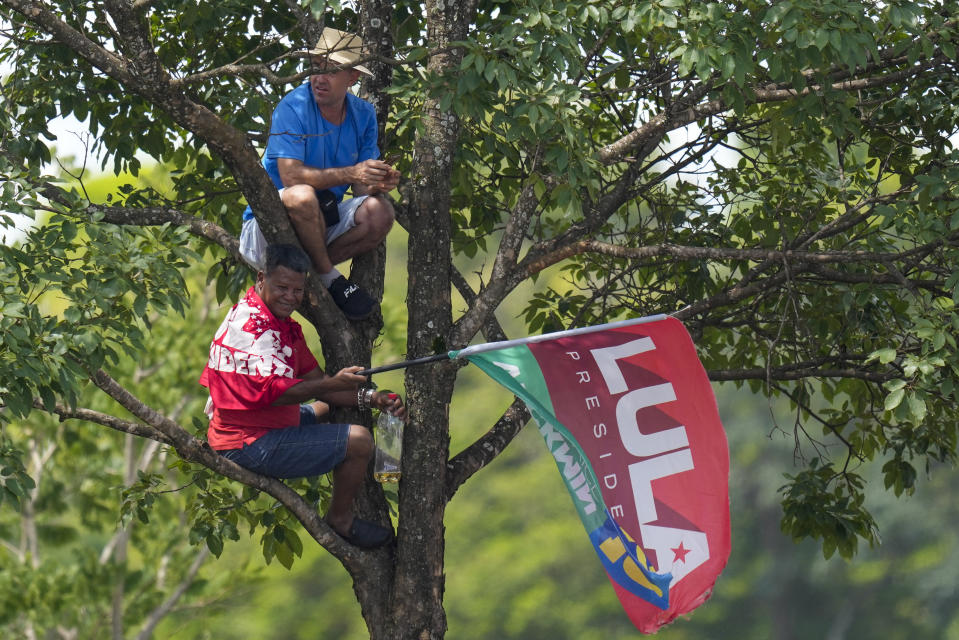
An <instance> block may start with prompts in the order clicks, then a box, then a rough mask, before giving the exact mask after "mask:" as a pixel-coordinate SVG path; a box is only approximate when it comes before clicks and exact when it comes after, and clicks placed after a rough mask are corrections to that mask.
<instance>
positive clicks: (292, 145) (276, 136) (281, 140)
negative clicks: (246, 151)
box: [266, 100, 306, 162]
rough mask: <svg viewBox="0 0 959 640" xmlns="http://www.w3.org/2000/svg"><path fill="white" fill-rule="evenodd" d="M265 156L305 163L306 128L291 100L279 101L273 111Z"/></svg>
mask: <svg viewBox="0 0 959 640" xmlns="http://www.w3.org/2000/svg"><path fill="white" fill-rule="evenodd" d="M266 156H267V157H268V158H293V159H294V160H300V161H302V162H305V161H306V128H305V127H304V126H303V122H302V120H301V118H300V114H298V113H297V112H296V109H295V108H294V105H293V101H292V100H281V101H280V104H278V105H277V107H276V109H275V110H274V111H273V121H272V123H271V124H270V139H269V141H267V143H266Z"/></svg>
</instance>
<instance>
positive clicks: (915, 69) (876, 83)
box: [597, 54, 945, 165]
mask: <svg viewBox="0 0 959 640" xmlns="http://www.w3.org/2000/svg"><path fill="white" fill-rule="evenodd" d="M944 60H945V58H944V57H943V56H942V54H937V55H936V56H935V57H933V58H930V59H926V60H920V61H919V62H917V63H915V64H914V65H913V66H911V67H909V68H907V69H903V70H901V71H895V72H891V73H888V74H886V75H881V76H877V77H872V78H859V79H853V80H843V81H840V82H836V83H833V84H832V85H830V86H829V88H830V89H832V90H834V91H842V92H847V93H848V92H855V91H862V90H864V89H871V88H876V87H882V86H885V85H888V84H890V83H893V82H897V81H901V80H905V79H907V78H910V77H912V76H916V75H919V74H920V73H922V72H923V71H926V70H927V69H929V68H931V67H933V66H935V65H936V64H938V63H940V62H942V61H944ZM884 68H885V67H884ZM823 90H824V87H823V86H821V85H812V86H809V87H806V88H805V89H803V90H802V91H796V90H795V89H791V88H773V89H762V88H756V89H755V90H754V91H753V95H754V96H755V97H753V98H751V99H750V100H747V102H746V104H748V105H755V104H763V103H769V102H782V101H785V100H792V99H794V98H798V97H802V96H806V95H811V94H815V93H820V92H822V91H823ZM729 108H730V107H729V105H728V104H726V103H725V102H724V101H723V100H709V101H707V102H703V103H701V104H698V105H689V106H676V107H674V108H671V109H669V110H667V111H664V112H662V113H659V114H657V115H655V116H653V117H652V118H650V119H649V121H648V122H647V123H646V124H644V125H642V126H641V127H639V128H637V129H635V130H633V131H631V132H630V133H628V134H627V135H625V136H623V137H622V138H620V139H619V140H616V141H615V142H612V143H610V144H608V145H606V146H605V147H603V148H602V149H601V150H600V151H599V153H598V155H597V158H598V160H599V161H600V162H601V163H602V164H605V165H610V164H615V163H617V162H622V161H623V160H624V159H625V158H626V156H627V155H629V153H630V151H632V150H633V149H635V148H636V147H638V146H640V145H641V144H643V143H644V142H645V141H647V140H649V139H655V140H659V139H660V138H661V137H662V136H663V135H664V134H665V133H667V132H669V131H675V130H676V129H681V128H683V127H685V126H686V125H688V124H691V123H693V122H696V121H698V120H702V119H703V118H706V117H708V116H712V115H718V114H720V113H722V112H724V111H728V110H729Z"/></svg>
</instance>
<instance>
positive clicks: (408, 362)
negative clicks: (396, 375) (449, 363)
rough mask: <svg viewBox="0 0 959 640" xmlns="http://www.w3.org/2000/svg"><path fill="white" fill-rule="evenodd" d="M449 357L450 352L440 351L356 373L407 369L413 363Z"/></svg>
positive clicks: (435, 360)
mask: <svg viewBox="0 0 959 640" xmlns="http://www.w3.org/2000/svg"><path fill="white" fill-rule="evenodd" d="M449 358H450V354H448V353H438V354H436V355H435V356H426V357H425V358H416V359H415V360H404V361H403V362H394V363H393V364H385V365H383V366H382V367H373V368H372V369H363V370H362V371H357V372H356V374H357V375H360V376H371V375H373V374H374V373H383V372H384V371H393V370H395V369H405V368H406V367H412V366H413V365H417V364H426V363H428V362H439V361H440V360H449Z"/></svg>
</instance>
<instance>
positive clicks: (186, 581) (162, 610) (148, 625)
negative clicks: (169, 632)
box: [136, 547, 210, 640]
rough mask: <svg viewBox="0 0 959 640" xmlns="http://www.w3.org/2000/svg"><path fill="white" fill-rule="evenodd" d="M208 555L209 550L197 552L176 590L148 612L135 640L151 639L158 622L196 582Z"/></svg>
mask: <svg viewBox="0 0 959 640" xmlns="http://www.w3.org/2000/svg"><path fill="white" fill-rule="evenodd" d="M209 555H210V550H209V549H207V548H206V547H201V548H200V550H199V551H197V554H196V556H195V557H194V558H193V562H192V563H191V564H190V568H189V569H187V572H186V574H185V575H184V576H183V580H181V581H180V584H178V585H177V587H176V589H175V590H174V591H173V593H171V594H170V595H169V596H168V597H167V599H166V600H164V601H163V602H161V603H160V605H159V606H158V607H157V608H156V609H154V610H153V611H151V612H150V615H149V616H147V619H146V621H145V622H144V623H143V626H142V627H141V628H140V632H139V633H138V634H137V635H136V640H149V638H152V637H153V631H154V630H155V629H156V626H157V625H158V624H160V621H161V620H163V618H164V617H166V616H167V615H168V614H169V613H170V612H171V611H173V607H174V606H176V603H177V602H178V601H179V600H180V598H182V597H183V594H184V593H186V590H187V589H189V588H190V585H191V584H193V581H194V580H196V575H197V573H199V571H200V567H202V566H203V563H204V562H205V561H206V559H207V557H208V556H209Z"/></svg>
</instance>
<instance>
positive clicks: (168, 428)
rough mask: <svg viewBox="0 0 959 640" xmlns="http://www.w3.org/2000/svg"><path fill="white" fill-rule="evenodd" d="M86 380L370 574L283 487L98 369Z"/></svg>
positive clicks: (355, 553) (353, 569) (181, 451)
mask: <svg viewBox="0 0 959 640" xmlns="http://www.w3.org/2000/svg"><path fill="white" fill-rule="evenodd" d="M90 380H91V381H92V382H93V383H94V384H95V385H96V386H97V387H99V388H100V389H101V390H102V391H103V392H104V393H106V394H107V395H109V396H110V397H111V398H113V399H114V400H116V401H117V402H119V403H120V405H121V406H123V407H124V408H125V409H126V410H127V411H129V412H130V413H132V414H133V415H135V416H136V417H137V418H139V419H140V420H143V421H144V422H145V423H147V424H148V425H150V426H151V427H153V428H154V429H156V430H157V431H159V432H161V433H162V434H163V435H165V436H166V437H167V438H168V439H169V440H170V441H171V442H172V445H173V447H174V448H175V449H176V451H177V454H178V455H179V456H180V457H181V458H183V459H184V460H186V461H188V462H195V463H198V464H201V465H203V466H205V467H207V468H208V469H210V470H212V471H215V472H216V473H218V474H220V475H221V476H224V477H226V478H230V479H231V480H236V481H237V482H241V483H243V484H245V485H247V486H250V487H253V488H255V489H259V490H260V491H263V492H265V493H267V494H269V495H271V496H273V497H274V498H275V499H276V500H277V501H278V502H280V503H281V504H282V505H283V506H284V507H286V508H287V510H289V512H290V513H291V514H293V516H294V517H295V518H296V519H297V520H299V521H300V523H301V524H302V525H303V528H304V529H306V531H307V532H308V533H309V534H310V536H311V537H312V538H313V539H314V540H316V541H317V542H318V543H319V544H320V545H321V546H323V547H324V548H325V549H326V550H327V551H329V552H330V553H331V554H332V555H333V556H335V557H336V558H337V559H338V560H339V561H340V562H341V563H343V565H344V566H345V567H346V568H347V569H349V570H350V573H351V574H353V573H358V574H362V573H368V572H369V571H370V570H371V566H372V565H370V559H369V557H368V556H370V555H373V554H364V553H363V552H361V551H360V550H359V549H357V548H356V547H354V546H352V545H350V544H349V543H347V542H346V541H345V540H343V539H342V538H340V537H339V536H338V535H336V533H335V532H334V531H333V529H332V528H331V527H330V526H329V525H328V524H327V523H326V522H325V521H324V520H323V518H321V517H320V515H319V514H318V513H317V511H316V509H314V507H313V505H312V504H310V503H309V502H307V501H306V500H305V499H304V498H303V497H302V496H300V495H299V494H298V493H297V492H295V491H294V490H292V489H291V488H290V487H288V486H287V485H286V484H284V483H283V482H281V481H280V480H277V479H275V478H268V477H266V476H261V475H259V474H256V473H253V472H252V471H249V470H248V469H245V468H243V467H241V466H240V465H238V464H236V463H234V462H232V461H231V460H228V459H226V458H224V457H223V456H221V455H219V454H218V453H216V452H215V451H214V450H213V449H211V448H210V445H209V444H207V443H206V442H203V441H201V440H198V439H197V438H195V437H193V436H192V435H190V434H189V433H188V432H187V431H186V430H185V429H183V427H181V426H180V425H178V424H176V423H175V422H173V421H172V420H170V419H169V418H167V417H165V416H163V415H162V414H160V413H159V412H158V411H156V410H155V409H153V408H152V407H149V406H148V405H146V404H145V403H143V402H142V401H140V400H139V399H138V398H137V397H136V396H134V395H133V394H132V393H130V392H129V391H127V390H126V389H124V388H123V387H122V386H121V385H120V384H119V383H118V382H117V381H116V380H114V379H113V378H111V377H110V375H109V374H107V373H106V372H105V371H103V370H102V369H99V370H97V371H95V372H93V373H91V375H90Z"/></svg>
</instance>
